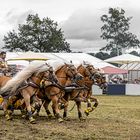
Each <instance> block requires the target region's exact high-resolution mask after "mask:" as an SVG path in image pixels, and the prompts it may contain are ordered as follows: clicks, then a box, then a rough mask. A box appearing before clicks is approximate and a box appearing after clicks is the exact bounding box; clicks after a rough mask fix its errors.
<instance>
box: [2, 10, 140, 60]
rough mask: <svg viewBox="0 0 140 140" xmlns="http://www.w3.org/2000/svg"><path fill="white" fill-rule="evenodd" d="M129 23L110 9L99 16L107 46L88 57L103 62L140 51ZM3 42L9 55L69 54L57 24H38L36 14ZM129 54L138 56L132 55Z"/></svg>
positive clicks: (52, 22) (139, 44) (48, 19)
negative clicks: (31, 52) (136, 49)
mask: <svg viewBox="0 0 140 140" xmlns="http://www.w3.org/2000/svg"><path fill="white" fill-rule="evenodd" d="M131 19H132V17H126V16H125V11H124V10H123V9H121V8H109V10H108V13H107V14H104V15H102V16H101V21H102V22H103V26H102V27H101V36H100V37H101V39H103V40H106V42H107V43H106V46H103V47H102V48H101V49H100V52H98V53H96V54H95V53H94V52H93V53H90V54H91V55H94V56H96V57H98V58H101V59H103V60H104V59H107V58H110V57H113V56H116V55H120V54H122V53H123V52H125V50H127V49H130V48H139V47H140V41H139V40H138V38H137V36H136V35H135V34H133V33H131V32H130V31H129V28H130V20H131ZM3 41H4V44H5V45H4V47H3V49H6V50H8V51H24V52H25V51H34V52H72V51H71V49H70V44H69V43H68V42H67V41H66V39H65V37H64V32H63V31H62V29H61V28H58V24H57V22H54V21H53V20H51V19H50V18H48V17H47V18H43V19H42V20H41V19H40V18H39V16H38V14H35V15H30V14H29V15H28V16H27V19H26V23H25V24H19V25H18V31H17V32H16V31H15V30H13V31H9V32H8V33H7V35H5V36H4V39H3ZM105 51H107V52H108V51H109V52H110V53H106V52H105ZM131 53H132V54H134V55H137V56H139V54H138V53H137V52H135V51H133V52H131Z"/></svg>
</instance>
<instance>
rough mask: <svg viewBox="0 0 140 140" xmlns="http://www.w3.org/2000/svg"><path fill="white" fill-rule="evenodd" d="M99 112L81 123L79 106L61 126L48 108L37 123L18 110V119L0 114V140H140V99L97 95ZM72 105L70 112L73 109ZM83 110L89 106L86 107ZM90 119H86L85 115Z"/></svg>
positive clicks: (16, 116) (15, 116) (42, 112)
mask: <svg viewBox="0 0 140 140" xmlns="http://www.w3.org/2000/svg"><path fill="white" fill-rule="evenodd" d="M96 98H97V99H98V101H99V106H98V107H97V109H96V110H95V111H94V112H92V113H91V114H90V116H88V117H87V118H86V120H85V121H79V120H78V118H77V111H76V107H75V108H74V109H73V110H72V111H71V112H69V117H70V121H64V122H63V123H58V121H57V120H56V119H51V120H50V119H48V118H47V117H46V114H45V111H44V109H42V110H41V112H40V117H37V119H36V124H30V123H29V122H28V120H25V119H22V118H21V116H20V112H19V111H15V115H14V116H13V117H14V119H13V120H12V121H6V120H5V118H4V116H3V111H0V126H1V127H0V140H139V139H140V104H139V101H140V96H96ZM73 104H74V103H73V102H71V103H70V107H69V110H70V109H71V108H72V107H73ZM82 108H83V110H84V109H85V104H84V103H83V104H82ZM84 117H86V116H84Z"/></svg>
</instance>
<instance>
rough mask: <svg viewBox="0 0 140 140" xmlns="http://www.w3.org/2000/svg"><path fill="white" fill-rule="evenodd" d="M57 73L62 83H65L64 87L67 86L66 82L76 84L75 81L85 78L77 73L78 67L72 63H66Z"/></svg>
mask: <svg viewBox="0 0 140 140" xmlns="http://www.w3.org/2000/svg"><path fill="white" fill-rule="evenodd" d="M55 73H56V75H57V77H58V79H59V80H60V83H63V85H65V83H66V81H71V83H75V81H77V80H80V79H82V78H83V76H82V75H81V74H80V73H79V72H78V71H77V69H76V67H75V66H74V65H73V64H71V63H68V64H67V63H64V64H63V65H62V66H61V67H59V69H57V70H56V72H55ZM64 81H65V82H64Z"/></svg>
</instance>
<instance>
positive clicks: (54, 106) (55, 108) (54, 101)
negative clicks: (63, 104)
mask: <svg viewBox="0 0 140 140" xmlns="http://www.w3.org/2000/svg"><path fill="white" fill-rule="evenodd" d="M50 98H51V100H52V109H53V111H54V113H55V117H56V118H57V119H58V121H59V122H63V119H62V117H61V115H60V110H59V107H58V97H57V96H56V95H54V96H51V97H50Z"/></svg>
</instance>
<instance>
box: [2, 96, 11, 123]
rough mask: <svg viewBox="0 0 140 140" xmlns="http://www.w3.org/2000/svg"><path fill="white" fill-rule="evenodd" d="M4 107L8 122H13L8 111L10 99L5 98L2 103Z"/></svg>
mask: <svg viewBox="0 0 140 140" xmlns="http://www.w3.org/2000/svg"><path fill="white" fill-rule="evenodd" d="M2 107H3V111H4V115H5V118H6V120H11V119H12V116H11V113H10V112H9V110H8V99H5V98H4V100H3V103H2Z"/></svg>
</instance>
